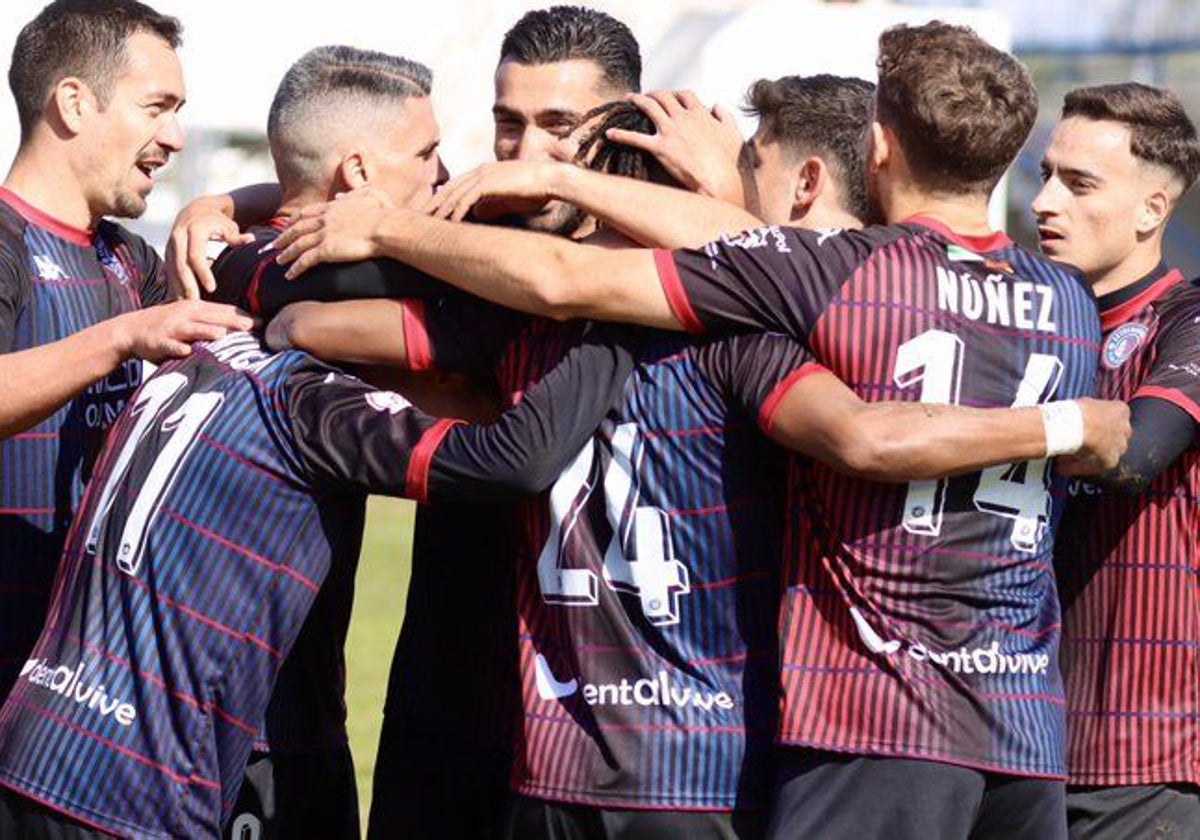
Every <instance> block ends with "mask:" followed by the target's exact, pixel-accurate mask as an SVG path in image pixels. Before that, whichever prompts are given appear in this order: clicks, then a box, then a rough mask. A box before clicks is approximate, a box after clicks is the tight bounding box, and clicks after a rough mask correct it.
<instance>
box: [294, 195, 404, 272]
mask: <svg viewBox="0 0 1200 840" xmlns="http://www.w3.org/2000/svg"><path fill="white" fill-rule="evenodd" d="M403 212H406V211H404V210H403V209H401V208H389V207H384V206H382V205H381V204H380V202H379V198H378V196H377V195H376V193H375V191H372V192H370V193H365V192H364V193H360V192H359V191H358V190H355V191H354V192H350V193H346V194H345V195H342V196H339V197H338V198H337V199H336V200H334V201H328V202H325V203H322V204H310V205H308V206H307V207H304V208H302V209H301V210H300V212H299V213H297V214H296V215H295V216H294V217H292V219H291V221H290V222H289V223H288V226H287V227H286V228H284V230H283V232H282V233H281V234H279V237H278V238H277V239H276V240H275V241H274V242H273V243H272V247H273V248H274V249H275V250H276V251H277V252H278V256H276V258H275V259H276V261H277V262H279V263H281V264H282V265H290V267H289V268H288V271H287V275H286V276H287V278H288V279H289V280H294V279H296V277H298V276H299V275H301V274H303V273H304V272H305V271H307V270H308V269H310V268H312V267H313V266H314V265H318V264H319V263H327V262H355V261H357V260H367V259H370V258H371V257H374V256H378V253H377V249H376V244H375V240H374V232H375V229H376V226H377V225H378V224H379V223H380V222H381V221H382V220H383V219H385V218H386V217H388V216H389V215H391V214H394V213H403Z"/></svg>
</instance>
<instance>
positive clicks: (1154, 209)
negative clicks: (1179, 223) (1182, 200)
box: [1137, 189, 1171, 236]
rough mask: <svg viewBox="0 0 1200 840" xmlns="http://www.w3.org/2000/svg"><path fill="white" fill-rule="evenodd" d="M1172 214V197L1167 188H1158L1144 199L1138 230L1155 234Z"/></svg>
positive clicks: (1146, 233)
mask: <svg viewBox="0 0 1200 840" xmlns="http://www.w3.org/2000/svg"><path fill="white" fill-rule="evenodd" d="M1170 215H1171V197H1170V195H1168V194H1167V191H1166V189H1156V190H1154V191H1153V192H1152V193H1150V194H1149V195H1148V196H1146V198H1145V200H1143V201H1142V206H1141V209H1140V210H1139V211H1138V218H1137V232H1138V233H1139V234H1141V235H1143V236H1148V235H1151V234H1153V233H1154V232H1155V231H1156V230H1158V229H1160V228H1161V227H1162V226H1163V225H1165V224H1166V222H1167V217H1168V216H1170Z"/></svg>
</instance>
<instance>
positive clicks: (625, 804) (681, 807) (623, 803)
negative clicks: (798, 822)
mask: <svg viewBox="0 0 1200 840" xmlns="http://www.w3.org/2000/svg"><path fill="white" fill-rule="evenodd" d="M513 791H514V792H515V793H517V794H518V795H520V796H527V797H530V798H532V799H544V800H546V801H547V802H565V803H568V804H570V805H587V806H591V807H597V808H624V809H628V810H630V811H691V812H695V813H709V814H712V813H721V814H732V813H734V812H735V811H760V810H763V809H764V808H765V807H766V806H765V805H761V806H758V807H743V808H737V807H735V806H734V805H733V804H728V805H696V804H676V803H648V802H644V801H641V800H637V799H632V800H631V799H626V798H624V797H622V796H614V797H601V796H589V795H588V794H584V793H576V792H573V791H559V790H553V789H550V788H544V787H538V786H533V785H517V786H516V787H514V788H513Z"/></svg>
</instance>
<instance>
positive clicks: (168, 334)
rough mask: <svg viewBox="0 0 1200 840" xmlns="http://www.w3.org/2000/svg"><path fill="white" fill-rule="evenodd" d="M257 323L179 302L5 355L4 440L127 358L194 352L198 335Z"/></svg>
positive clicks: (225, 309) (1, 377)
mask: <svg viewBox="0 0 1200 840" xmlns="http://www.w3.org/2000/svg"><path fill="white" fill-rule="evenodd" d="M252 325H253V321H251V319H250V318H247V317H246V316H245V315H243V314H241V313H239V312H238V311H237V310H235V309H234V308H233V307H231V306H223V305H220V304H215V303H203V302H201V301H179V302H177V303H173V304H167V305H164V306H161V307H155V308H154V309H143V310H139V311H137V312H129V313H126V314H124V315H118V316H116V317H114V318H110V319H108V320H106V321H102V322H101V323H99V324H95V325H93V326H91V327H88V328H86V329H83V330H80V331H79V332H77V333H74V334H73V335H70V336H68V337H67V338H64V339H62V340H60V341H55V342H51V343H49V344H43V345H41V346H40V347H34V348H32V349H29V350H22V351H19V352H16V353H7V354H5V355H0V438H6V437H9V436H11V435H14V434H18V433H19V432H22V431H25V430H26V429H28V428H30V427H32V426H35V425H37V424H38V423H40V422H41V421H42V420H45V419H46V418H47V417H49V416H50V415H51V414H53V413H54V412H55V411H57V410H58V409H59V408H61V407H62V406H63V405H65V404H66V403H67V402H68V401H69V400H71V399H73V398H74V397H76V396H78V395H79V394H80V393H82V392H83V391H84V390H85V389H87V388H88V387H89V386H91V385H92V384H93V383H95V382H96V381H98V380H100V379H101V378H103V377H105V376H107V375H108V374H109V373H111V372H112V371H114V370H116V368H117V367H118V366H119V365H120V364H121V363H122V362H124V361H125V360H126V359H129V358H132V357H135V356H137V357H140V358H143V359H147V360H149V361H153V362H160V361H163V360H164V359H168V358H172V357H176V356H186V355H187V354H188V353H189V352H191V343H192V342H194V341H210V340H213V339H217V338H221V337H222V336H224V335H226V334H227V333H229V332H232V331H234V330H246V329H250V327H251V326H252ZM8 335H11V332H9V333H8ZM6 338H7V337H6ZM4 343H5V344H6V345H7V344H8V341H7V340H5V342H4Z"/></svg>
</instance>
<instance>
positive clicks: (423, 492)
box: [404, 417, 463, 504]
mask: <svg viewBox="0 0 1200 840" xmlns="http://www.w3.org/2000/svg"><path fill="white" fill-rule="evenodd" d="M461 425H463V421H462V420H455V419H453V418H450V417H446V418H443V419H441V420H438V421H437V422H436V423H434V424H433V425H432V426H430V427H429V428H428V429H426V430H425V434H423V435H421V439H420V440H419V441H417V445H416V446H415V447H413V451H412V455H411V456H409V459H408V472H406V473H405V474H404V495H405V496H407V497H408V498H410V499H413V500H414V501H418V502H420V503H421V504H425V503H426V502H428V501H429V467H430V466H431V465H432V464H433V456H434V454H435V453H436V452H437V448H438V447H439V446H441V445H442V441H443V440H444V439H445V438H446V435H448V434H449V433H450V430H451V429H453V428H454V427H455V426H461Z"/></svg>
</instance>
